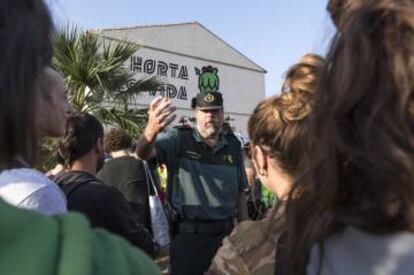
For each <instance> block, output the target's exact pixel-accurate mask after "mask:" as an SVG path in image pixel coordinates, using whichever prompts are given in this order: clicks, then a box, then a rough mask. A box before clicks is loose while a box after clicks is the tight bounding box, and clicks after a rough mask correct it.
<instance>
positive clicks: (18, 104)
mask: <svg viewBox="0 0 414 275" xmlns="http://www.w3.org/2000/svg"><path fill="white" fill-rule="evenodd" d="M51 29H52V25H51V19H50V16H49V13H48V11H47V9H46V7H45V5H44V3H43V2H42V1H40V0H0V41H2V43H0V60H1V62H0V170H1V173H4V171H5V170H6V169H11V168H15V167H21V166H24V167H31V165H33V164H34V162H35V160H36V151H37V138H38V136H39V133H38V128H37V114H38V112H37V106H38V99H39V97H40V96H41V94H40V93H41V92H40V90H39V89H40V87H41V83H40V82H39V81H40V79H41V78H42V77H43V76H44V75H43V74H44V73H45V68H47V67H48V66H49V63H50V57H51V53H52V47H51V41H50V38H51V35H52V33H51ZM0 175H1V174H0ZM0 223H1V225H0V227H1V230H0V253H1V255H2V256H1V257H0V274H39V275H52V274H77V275H90V274H108V275H109V274H143V275H146V274H158V271H157V269H156V267H155V266H154V264H153V263H152V261H151V260H150V259H149V258H148V257H147V256H145V254H144V253H143V252H141V251H139V250H137V249H134V248H133V247H132V246H130V245H128V244H127V242H126V241H124V240H122V239H121V238H118V237H115V236H111V235H110V234H108V233H107V232H104V231H98V230H97V231H93V230H91V229H90V227H89V225H88V224H87V222H86V220H85V219H84V218H82V217H81V216H79V215H73V214H68V215H65V216H57V217H53V218H52V217H44V216H40V215H38V214H36V213H32V212H29V211H25V210H21V209H18V208H15V207H13V206H10V205H7V204H6V203H4V202H3V201H1V200H0Z"/></svg>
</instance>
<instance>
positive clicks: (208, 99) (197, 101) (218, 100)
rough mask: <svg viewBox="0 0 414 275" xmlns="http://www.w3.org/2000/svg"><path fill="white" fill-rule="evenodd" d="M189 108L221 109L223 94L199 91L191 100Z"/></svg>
mask: <svg viewBox="0 0 414 275" xmlns="http://www.w3.org/2000/svg"><path fill="white" fill-rule="evenodd" d="M191 108H193V109H195V108H197V109H200V110H214V109H223V96H222V95H221V93H219V92H201V93H198V94H197V96H196V97H193V99H192V100H191Z"/></svg>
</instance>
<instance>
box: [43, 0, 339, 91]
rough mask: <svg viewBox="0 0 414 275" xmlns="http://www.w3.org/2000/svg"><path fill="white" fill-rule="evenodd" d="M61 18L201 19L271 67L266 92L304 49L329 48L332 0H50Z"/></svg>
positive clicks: (115, 23) (116, 21) (121, 22)
mask: <svg viewBox="0 0 414 275" xmlns="http://www.w3.org/2000/svg"><path fill="white" fill-rule="evenodd" d="M46 2H47V3H48V4H49V7H50V8H51V11H52V14H53V16H54V18H55V21H56V22H60V23H66V22H70V23H75V24H78V25H79V26H80V27H82V28H84V29H89V28H107V27H122V26H134V25H151V24H169V23H183V22H192V21H198V22H200V23H201V24H203V25H204V26H205V27H207V28H208V29H209V30H211V31H212V32H214V33H215V34H216V35H218V36H219V37H220V38H222V39H223V40H225V41H226V42H228V43H229V44H230V45H232V46H233V47H235V48H236V49H238V50H239V51H240V52H242V53H243V54H245V55H246V56H247V57H249V58H250V59H252V60H253V61H254V62H255V63H257V64H258V65H260V66H261V67H263V68H265V69H266V70H267V75H266V94H267V95H272V94H275V93H278V92H279V90H280V86H281V83H282V79H283V75H284V72H285V71H286V70H287V69H288V68H289V66H290V65H292V64H293V63H295V62H296V61H297V60H298V59H299V58H300V57H301V56H302V55H303V54H305V53H308V52H314V53H319V54H324V53H325V51H326V48H327V46H328V45H329V38H330V37H331V35H332V34H333V33H334V31H335V29H334V27H333V26H332V23H331V21H330V18H329V15H328V14H327V13H326V3H327V0H289V1H287V0H256V1H251V0H239V1H236V0H220V1H219V0H209V1H194V0H193V1H189V0H176V1H174V0H169V1H165V0H158V1H139V0H105V1H102V0H100V1H98V0H46Z"/></svg>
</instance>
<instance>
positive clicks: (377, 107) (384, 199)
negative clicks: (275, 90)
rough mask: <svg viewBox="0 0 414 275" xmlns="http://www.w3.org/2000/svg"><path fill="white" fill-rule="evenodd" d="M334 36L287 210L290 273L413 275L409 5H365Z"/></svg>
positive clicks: (413, 50)
mask: <svg viewBox="0 0 414 275" xmlns="http://www.w3.org/2000/svg"><path fill="white" fill-rule="evenodd" d="M368 2H369V3H367V4H362V5H361V6H360V7H358V8H356V9H355V10H353V11H352V12H350V13H349V14H348V15H347V19H346V20H345V21H344V22H343V24H342V25H341V27H340V30H339V33H338V34H337V35H336V36H335V37H334V39H333V42H332V44H331V48H330V50H329V53H328V55H327V66H326V68H325V70H324V72H323V74H322V78H321V81H320V84H319V86H318V88H317V90H316V92H315V106H314V112H313V114H311V122H312V123H311V124H310V125H309V136H308V138H307V140H306V142H307V146H306V148H307V150H306V152H305V154H304V156H303V158H302V160H301V164H302V165H303V170H302V171H303V173H302V174H300V175H298V176H297V177H296V179H295V184H294V187H293V189H292V191H291V192H290V194H289V200H288V203H287V217H286V221H287V228H286V232H287V242H286V245H287V247H286V249H285V253H286V257H287V263H288V269H289V274H295V275H296V274H305V273H306V274H308V275H316V274H320V275H327V274H336V275H342V274H343V275H345V274H356V275H360V274H361V275H362V274H374V275H397V274H398V275H399V274H412V272H413V269H414V234H413V231H414V107H413V106H414V66H413V64H414V43H413V41H414V1H413V0H399V1H397V0H394V1H391V0H377V1H368Z"/></svg>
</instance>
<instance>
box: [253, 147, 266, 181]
mask: <svg viewBox="0 0 414 275" xmlns="http://www.w3.org/2000/svg"><path fill="white" fill-rule="evenodd" d="M253 160H254V163H255V166H256V170H257V173H259V175H260V176H267V174H268V164H269V163H268V155H267V153H266V151H265V150H263V148H262V147H260V145H254V146H253Z"/></svg>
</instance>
